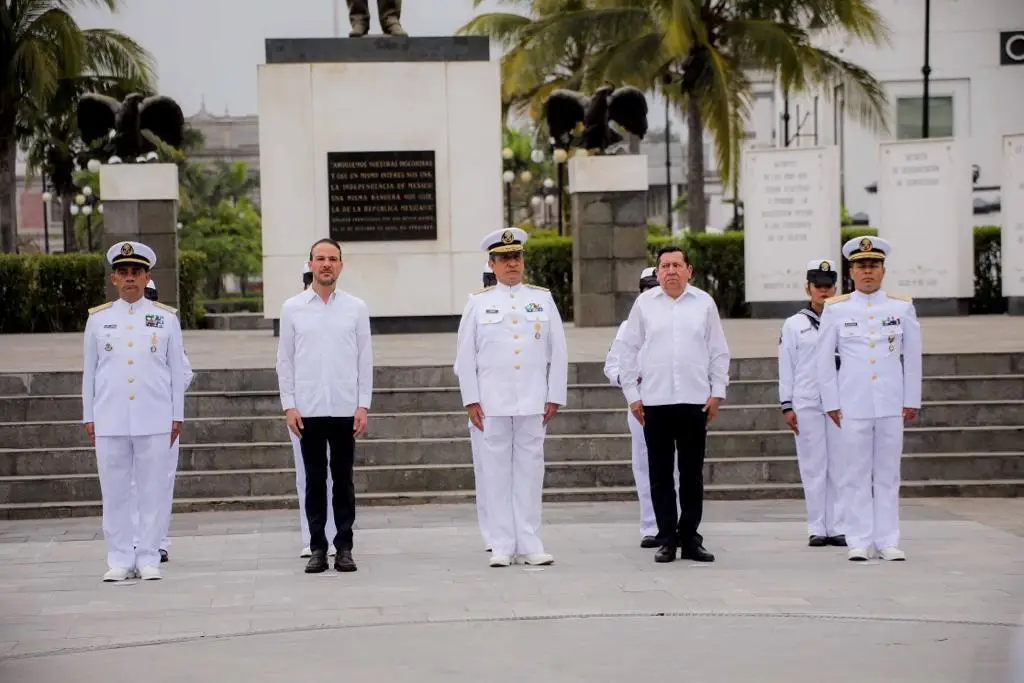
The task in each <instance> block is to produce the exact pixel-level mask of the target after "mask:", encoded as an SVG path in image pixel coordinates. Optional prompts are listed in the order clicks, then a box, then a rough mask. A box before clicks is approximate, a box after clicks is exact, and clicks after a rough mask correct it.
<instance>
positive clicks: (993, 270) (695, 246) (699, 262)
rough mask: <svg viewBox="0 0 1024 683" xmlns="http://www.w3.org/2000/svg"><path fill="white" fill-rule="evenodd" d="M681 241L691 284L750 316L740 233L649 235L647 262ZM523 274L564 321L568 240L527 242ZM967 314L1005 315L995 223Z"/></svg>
mask: <svg viewBox="0 0 1024 683" xmlns="http://www.w3.org/2000/svg"><path fill="white" fill-rule="evenodd" d="M875 234H877V231H876V230H875V229H874V228H864V227H848V228H843V229H842V240H843V241H844V242H845V241H846V240H849V239H853V238H854V237H857V236H859V235H875ZM667 244H679V245H680V246H682V247H684V248H685V249H686V250H687V253H688V255H689V257H690V262H691V263H692V264H693V284H694V285H696V286H697V287H700V288H701V289H703V290H705V291H707V292H708V293H709V294H711V296H713V297H714V298H715V301H717V302H718V307H719V309H720V310H721V311H722V315H723V316H725V317H728V318H745V317H748V316H749V315H750V310H749V307H748V306H747V304H746V303H745V302H744V301H743V297H744V274H743V233H742V232H726V233H722V234H694V235H690V234H686V235H681V236H679V237H661V236H650V237H648V239H647V250H648V263H649V264H650V265H654V259H655V255H656V254H657V253H658V249H660V248H661V247H663V246H665V245H667ZM842 269H843V282H844V287H843V289H844V291H847V292H848V291H851V290H852V289H853V282H852V280H850V275H849V267H848V265H847V264H846V263H845V261H844V263H843V265H842ZM526 277H527V279H528V280H529V281H530V282H532V283H534V284H537V285H540V286H542V287H547V288H548V289H550V290H551V293H552V295H554V297H555V301H556V302H557V304H558V309H559V311H561V312H562V317H563V318H564V319H565V320H571V319H572V317H573V314H572V238H569V237H551V236H544V237H541V238H537V239H531V240H530V241H529V242H527V243H526ZM970 310H971V313H978V314H983V313H1005V312H1006V299H1005V298H1004V297H1003V296H1002V279H1001V276H1000V231H999V227H997V226H996V227H979V228H975V229H974V298H973V299H972V300H971V309H970Z"/></svg>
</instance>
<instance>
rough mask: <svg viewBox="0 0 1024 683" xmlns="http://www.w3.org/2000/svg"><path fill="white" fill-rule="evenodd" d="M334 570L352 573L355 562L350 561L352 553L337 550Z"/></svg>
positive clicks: (354, 568)
mask: <svg viewBox="0 0 1024 683" xmlns="http://www.w3.org/2000/svg"><path fill="white" fill-rule="evenodd" d="M334 568H335V569H337V570H338V571H339V572H354V571H355V570H356V561H355V560H353V559H352V551H351V550H339V551H338V554H337V555H335V556H334Z"/></svg>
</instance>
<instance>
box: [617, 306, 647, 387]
mask: <svg viewBox="0 0 1024 683" xmlns="http://www.w3.org/2000/svg"><path fill="white" fill-rule="evenodd" d="M641 301H642V299H637V300H636V301H635V302H633V308H632V309H630V311H629V317H628V318H626V326H625V328H623V330H622V339H620V340H619V342H620V344H619V382H620V383H621V385H622V393H623V395H624V396H625V397H626V403H628V404H629V405H633V404H634V403H636V402H637V401H639V400H640V387H639V383H638V380H639V379H640V349H641V348H642V347H643V344H644V318H643V312H642V311H641V309H640V302H641Z"/></svg>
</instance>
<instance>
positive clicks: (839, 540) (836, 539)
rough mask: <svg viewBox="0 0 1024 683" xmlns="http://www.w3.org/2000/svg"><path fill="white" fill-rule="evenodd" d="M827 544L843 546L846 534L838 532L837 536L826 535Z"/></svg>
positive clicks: (844, 545)
mask: <svg viewBox="0 0 1024 683" xmlns="http://www.w3.org/2000/svg"><path fill="white" fill-rule="evenodd" d="M828 544H829V545H834V546H836V547H837V548H845V547H846V535H845V534H839V535H838V536H829V537H828Z"/></svg>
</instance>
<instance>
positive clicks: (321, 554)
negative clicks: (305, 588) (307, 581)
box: [306, 550, 327, 574]
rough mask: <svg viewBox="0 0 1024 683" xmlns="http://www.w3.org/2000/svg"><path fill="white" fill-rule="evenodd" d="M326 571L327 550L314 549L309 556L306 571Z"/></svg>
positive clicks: (313, 572) (312, 572) (311, 572)
mask: <svg viewBox="0 0 1024 683" xmlns="http://www.w3.org/2000/svg"><path fill="white" fill-rule="evenodd" d="M325 571H327V551H326V550H314V551H313V554H312V555H310V557H309V562H307V563H306V573H307V574H319V573H320V572H325Z"/></svg>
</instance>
